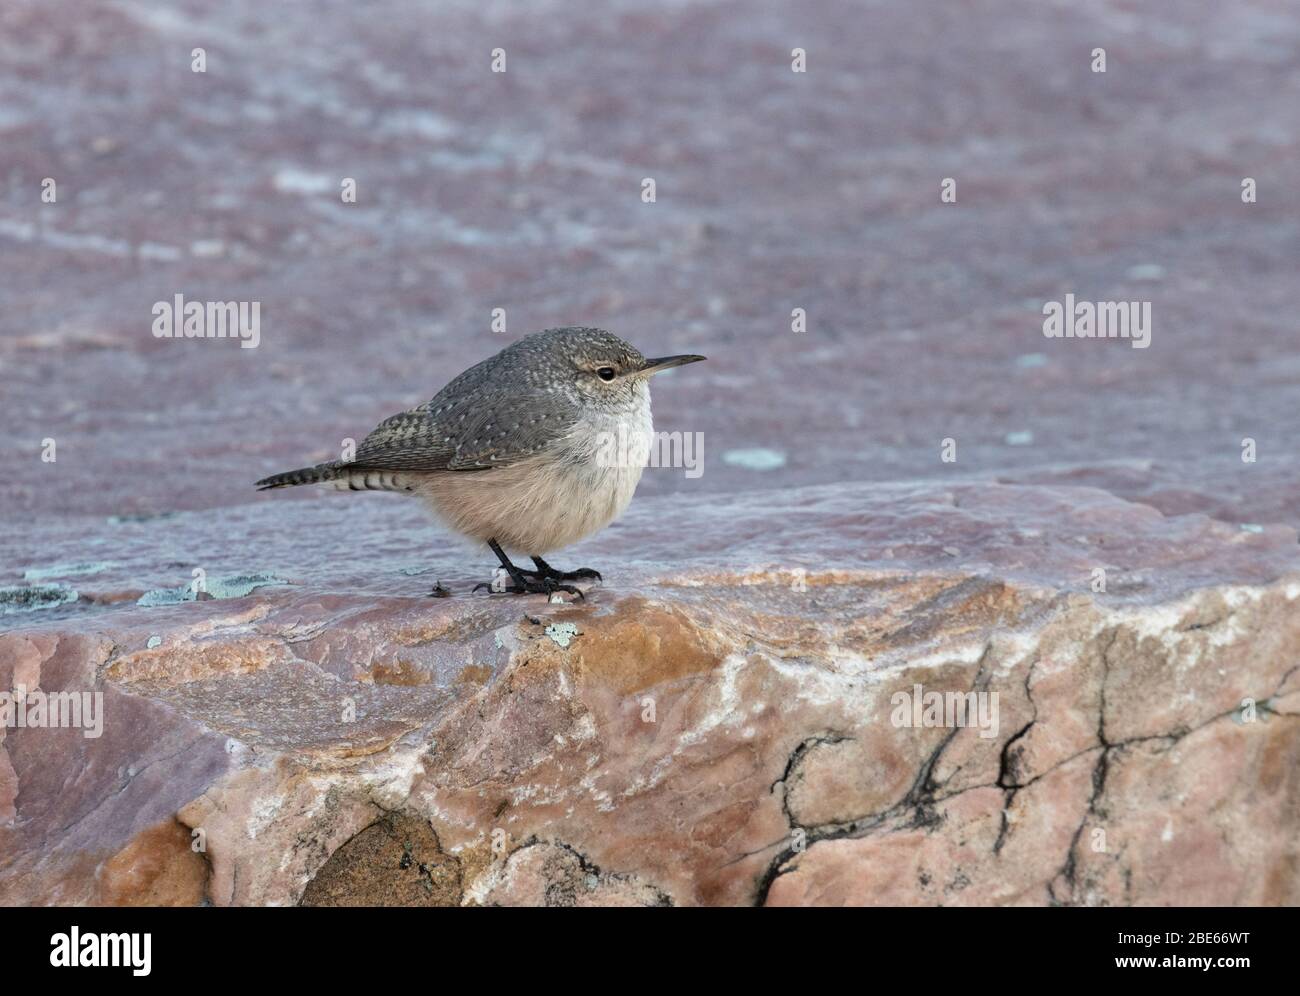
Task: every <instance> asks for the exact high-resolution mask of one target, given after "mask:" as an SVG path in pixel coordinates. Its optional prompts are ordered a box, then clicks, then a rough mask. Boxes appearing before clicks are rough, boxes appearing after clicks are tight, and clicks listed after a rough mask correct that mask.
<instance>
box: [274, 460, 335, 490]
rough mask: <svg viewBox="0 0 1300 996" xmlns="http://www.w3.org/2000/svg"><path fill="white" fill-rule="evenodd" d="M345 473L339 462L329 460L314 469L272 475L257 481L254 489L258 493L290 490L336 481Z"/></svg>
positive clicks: (304, 468) (308, 468)
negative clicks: (276, 489) (278, 489)
mask: <svg viewBox="0 0 1300 996" xmlns="http://www.w3.org/2000/svg"><path fill="white" fill-rule="evenodd" d="M345 473H346V471H345V470H344V465H343V464H342V463H341V462H340V461H338V460H331V461H329V462H328V463H318V464H316V466H315V467H301V468H299V469H298V470H286V471H285V472H284V473H283V474H272V475H271V476H270V477H264V478H262V479H261V480H260V481H258V482H257V485H256V487H257V490H258V491H269V490H270V489H271V488H292V487H297V486H298V485H299V484H320V483H321V482H323V481H333V480H336V479H337V478H339V477H340V476H342V475H344V474H345Z"/></svg>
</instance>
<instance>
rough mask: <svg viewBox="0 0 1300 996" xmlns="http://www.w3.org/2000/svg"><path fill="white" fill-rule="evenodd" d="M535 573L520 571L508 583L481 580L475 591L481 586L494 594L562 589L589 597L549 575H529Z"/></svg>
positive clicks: (537, 593)
mask: <svg viewBox="0 0 1300 996" xmlns="http://www.w3.org/2000/svg"><path fill="white" fill-rule="evenodd" d="M534 574H536V572H535V571H520V572H519V576H518V577H514V578H511V583H510V584H507V585H499V584H496V583H493V584H488V583H486V582H483V581H480V582H479V583H478V584H476V585H475V586H474V591H478V590H479V589H480V588H486V589H487V590H488V591H490V592H491V593H492V594H494V595H497V594H505V595H553V594H555V593H556V592H557V591H562V592H565V593H566V594H569V595H577V596H578V597H579V598H582V599H585V598H586V597H587V596H586V595H584V594H583V593H582V590H581V589H579V588H575V587H574V586H573V585H571V584H561V583H560V582H559V581H556V580H555V579H554V578H549V577H541V578H539V577H529V576H528V575H534Z"/></svg>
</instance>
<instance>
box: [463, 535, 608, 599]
mask: <svg viewBox="0 0 1300 996" xmlns="http://www.w3.org/2000/svg"><path fill="white" fill-rule="evenodd" d="M488 546H490V547H491V548H492V552H493V553H495V554H496V555H497V560H499V561H501V566H502V567H503V568H505V572H506V573H507V574H509V575H510V580H511V581H512V582H514V583H513V584H511V585H510V586H509V587H508V588H506V589H504V590H505V591H506V592H508V593H510V594H512V595H549V594H551V593H552V592H555V591H565V592H568V593H569V594H570V595H577V596H578V597H579V598H585V597H586V596H585V595H583V593H582V592H581V591H579V590H578V589H577V588H575V587H574V586H573V585H571V584H560V583H559V582H558V581H557V579H556V578H554V577H550V576H545V575H542V574H541V573H540V572H539V571H525V570H521V569H520V568H518V567H516V566H515V565H514V564H512V563H511V562H510V558H509V557H507V556H506V552H505V551H504V550H502V549H501V545H500V544H499V543H497V541H496V540H495V539H490V540H488ZM480 588H487V589H489V590H491V585H487V584H482V583H480V584H476V585H475V586H474V590H475V591H478V590H479V589H480Z"/></svg>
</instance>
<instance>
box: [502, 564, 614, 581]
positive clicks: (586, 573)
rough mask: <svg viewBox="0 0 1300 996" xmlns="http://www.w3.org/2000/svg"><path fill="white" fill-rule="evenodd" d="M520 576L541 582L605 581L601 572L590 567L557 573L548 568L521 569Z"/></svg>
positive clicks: (552, 568) (553, 569)
mask: <svg viewBox="0 0 1300 996" xmlns="http://www.w3.org/2000/svg"><path fill="white" fill-rule="evenodd" d="M519 573H520V574H523V575H525V576H529V577H533V578H536V579H537V580H539V581H542V580H550V581H602V582H603V581H604V580H605V579H604V578H602V577H601V576H600V571H595V570H592V569H591V568H590V567H579V568H578V569H577V570H576V571H557V570H556V569H555V568H554V567H548V568H547V569H546V570H544V571H533V570H527V571H526V570H524V569H523V568H520V570H519Z"/></svg>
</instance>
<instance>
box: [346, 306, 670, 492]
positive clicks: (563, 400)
mask: <svg viewBox="0 0 1300 996" xmlns="http://www.w3.org/2000/svg"><path fill="white" fill-rule="evenodd" d="M575 357H576V358H578V359H579V361H580V362H581V361H583V360H584V359H585V360H587V361H589V362H592V363H606V362H609V363H618V364H619V365H620V366H622V367H628V366H632V365H639V364H640V363H642V362H644V359H645V358H644V357H643V356H642V355H641V354H640V353H639V352H638V351H637V350H636V349H634V348H633V347H632V346H630V345H628V344H627V343H626V342H624V341H623V340H622V339H620V338H618V336H616V335H613V334H611V333H609V332H605V331H603V330H602V329H592V328H560V329H547V330H546V331H545V332H538V333H536V334H534V335H530V336H526V337H524V338H523V339H520V340H519V341H518V342H515V343H513V344H512V345H510V346H507V347H506V348H505V349H503V350H501V352H499V353H497V354H496V355H495V356H490V357H488V358H487V359H486V360H484V361H483V362H481V363H477V364H475V365H474V366H472V367H470V368H469V369H468V370H466V371H465V372H464V373H462V374H461V375H460V376H458V377H456V378H455V379H454V380H452V381H451V383H449V384H448V385H447V386H446V387H444V388H443V389H442V390H441V391H439V392H438V393H437V394H436V395H434V397H433V398H432V399H431V400H430V401H427V402H425V403H424V404H422V405H420V406H419V407H418V408H414V409H412V410H411V411H408V412H402V413H401V414H400V415H394V416H392V417H391V418H388V419H385V420H384V421H383V422H381V423H380V424H379V426H378V427H376V429H375V430H374V431H373V432H372V433H370V435H368V436H367V437H366V438H365V439H364V440H362V442H361V445H360V446H358V447H357V454H356V459H355V460H354V461H353V463H354V464H355V465H356V466H358V467H374V468H376V469H380V470H476V469H480V470H481V469H483V468H486V467H493V466H508V465H509V464H511V463H513V462H514V461H516V460H519V459H522V458H523V457H526V456H531V455H532V454H534V453H538V452H541V451H542V450H544V449H545V448H546V447H547V446H548V445H549V444H550V443H552V442H554V441H555V440H556V439H559V438H560V437H562V436H564V435H566V434H567V433H568V432H569V431H570V429H572V427H573V424H574V422H576V421H577V420H578V419H579V418H581V417H582V413H583V409H584V408H586V407H588V406H596V405H599V406H600V407H601V409H602V410H604V411H609V412H615V411H617V410H618V402H619V399H618V396H617V395H615V396H613V397H611V398H605V397H603V396H596V397H593V396H590V395H586V394H583V393H582V392H581V391H580V390H579V389H578V387H577V386H576V384H575V383H574V376H573V370H574V359H575ZM626 400H627V404H628V407H629V408H630V407H631V405H632V401H633V399H632V397H631V394H630V389H629V393H628V397H627V399H626Z"/></svg>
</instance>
